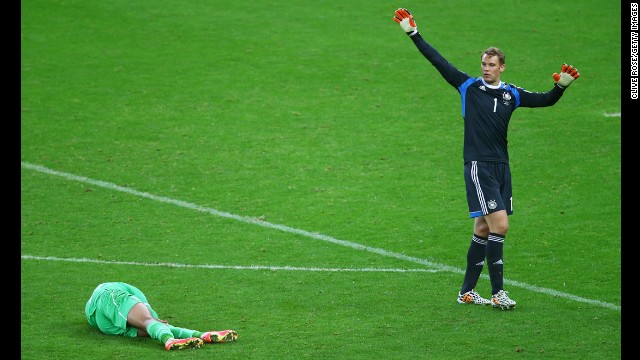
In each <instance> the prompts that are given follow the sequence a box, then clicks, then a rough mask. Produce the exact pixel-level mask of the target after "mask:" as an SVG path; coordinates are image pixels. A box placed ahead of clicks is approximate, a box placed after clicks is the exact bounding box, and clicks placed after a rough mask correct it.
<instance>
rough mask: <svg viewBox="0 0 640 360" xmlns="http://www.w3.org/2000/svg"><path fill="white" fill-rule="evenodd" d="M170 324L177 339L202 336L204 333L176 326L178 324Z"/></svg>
mask: <svg viewBox="0 0 640 360" xmlns="http://www.w3.org/2000/svg"><path fill="white" fill-rule="evenodd" d="M167 325H168V324H167ZM168 326H169V330H171V333H172V334H173V337H174V338H176V339H187V338H191V337H200V336H202V334H203V333H202V332H200V331H196V330H191V329H186V328H181V327H176V326H173V325H168Z"/></svg>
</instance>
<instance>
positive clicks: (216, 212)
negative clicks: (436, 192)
mask: <svg viewBox="0 0 640 360" xmlns="http://www.w3.org/2000/svg"><path fill="white" fill-rule="evenodd" d="M21 165H22V167H23V168H25V169H29V170H34V171H38V172H41V173H45V174H50V175H54V176H59V177H62V178H65V179H68V180H73V181H79V182H82V183H87V184H92V185H95V186H99V187H102V188H105V189H110V190H115V191H120V192H123V193H127V194H131V195H134V196H139V197H143V198H147V199H151V200H155V201H159V202H162V203H167V204H172V205H176V206H180V207H183V208H187V209H191V210H195V211H200V212H204V213H208V214H211V215H214V216H219V217H224V218H229V219H233V220H238V221H242V222H245V223H249V224H253V225H258V226H262V227H266V228H271V229H276V230H280V231H283V232H287V233H291V234H298V235H302V236H305V237H309V238H312V239H316V240H322V241H326V242H330V243H333V244H337V245H341V246H345V247H349V248H352V249H356V250H361V251H367V252H371V253H375V254H378V255H382V256H386V257H391V258H396V259H400V260H405V261H408V262H412V263H416V264H421V265H424V266H427V267H429V268H432V269H435V270H438V271H447V272H452V273H456V274H464V272H465V270H464V269H460V268H457V267H454V266H449V265H444V264H439V263H434V262H431V261H429V260H426V259H420V258H416V257H412V256H408V255H404V254H401V253H397V252H393V251H387V250H384V249H380V248H374V247H370V246H366V245H362V244H358V243H354V242H351V241H346V240H340V239H336V238H333V237H331V236H327V235H323V234H319V233H315V232H309V231H306V230H301V229H295V228H291V227H288V226H285V225H279V224H274V223H270V222H268V221H263V220H259V219H257V218H252V217H245V216H240V215H235V214H231V213H228V212H224V211H219V210H216V209H213V208H207V207H204V206H200V205H196V204H192V203H188V202H186V201H181V200H175V199H171V198H167V197H164V196H158V195H153V194H150V193H147V192H141V191H137V190H134V189H130V188H127V187H123V186H119V185H116V184H113V183H109V182H105V181H100V180H94V179H90V178H87V177H84V176H78V175H74V174H70V173H66V172H62V171H56V170H52V169H49V168H47V167H44V166H42V165H35V164H31V163H28V162H25V161H22V162H21ZM481 276H482V277H483V278H485V279H488V278H489V276H488V275H486V274H482V275H481ZM504 284H506V285H512V286H517V287H520V288H523V289H527V290H530V291H534V292H538V293H543V294H548V295H552V296H556V297H563V298H566V299H570V300H574V301H578V302H584V303H587V304H592V305H597V306H601V307H604V308H608V309H613V310H618V311H620V310H621V307H620V305H616V304H611V303H607V302H603V301H599V300H593V299H587V298H583V297H580V296H576V295H573V294H568V293H564V292H561V291H557V290H554V289H549V288H544V287H539V286H535V285H529V284H525V283H522V282H519V281H515V280H510V279H506V278H505V279H504Z"/></svg>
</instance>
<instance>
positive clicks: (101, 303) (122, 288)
mask: <svg viewBox="0 0 640 360" xmlns="http://www.w3.org/2000/svg"><path fill="white" fill-rule="evenodd" d="M137 303H143V304H145V305H146V306H147V308H148V309H149V311H150V312H151V315H153V316H154V317H155V318H158V314H157V313H156V312H155V311H154V310H153V309H152V308H151V305H149V303H148V302H147V297H146V296H145V295H144V294H143V293H142V291H140V289H138V288H137V287H135V286H133V285H129V284H127V283H123V282H107V283H102V284H100V285H98V287H96V289H95V290H94V291H93V294H91V298H89V301H87V304H86V305H85V315H86V316H87V321H88V322H89V325H91V326H93V327H95V328H98V329H100V331H102V332H103V333H105V334H109V335H123V336H130V337H137V336H138V329H137V328H135V327H133V326H129V325H127V315H128V314H129V311H130V310H131V308H132V307H133V306H134V305H135V304H137Z"/></svg>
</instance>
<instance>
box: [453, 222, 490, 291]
mask: <svg viewBox="0 0 640 360" xmlns="http://www.w3.org/2000/svg"><path fill="white" fill-rule="evenodd" d="M486 247H487V238H485V237H482V236H478V235H476V234H473V238H472V239H471V245H469V250H468V251H467V271H466V272H465V273H464V280H463V282H462V289H461V290H460V293H461V294H464V293H466V292H467V291H470V290H473V288H475V287H476V284H477V283H478V279H479V278H480V273H481V272H482V268H483V267H484V257H485V256H486V252H487V250H486Z"/></svg>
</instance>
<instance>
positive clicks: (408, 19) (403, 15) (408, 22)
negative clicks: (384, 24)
mask: <svg viewBox="0 0 640 360" xmlns="http://www.w3.org/2000/svg"><path fill="white" fill-rule="evenodd" d="M395 14H396V15H395V16H394V17H393V21H395V22H397V23H398V24H400V27H402V30H404V32H406V33H407V35H409V36H413V35H415V34H417V33H418V25H416V22H415V20H414V19H413V15H411V13H410V12H409V10H407V9H404V8H399V9H398V10H396V11H395Z"/></svg>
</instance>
